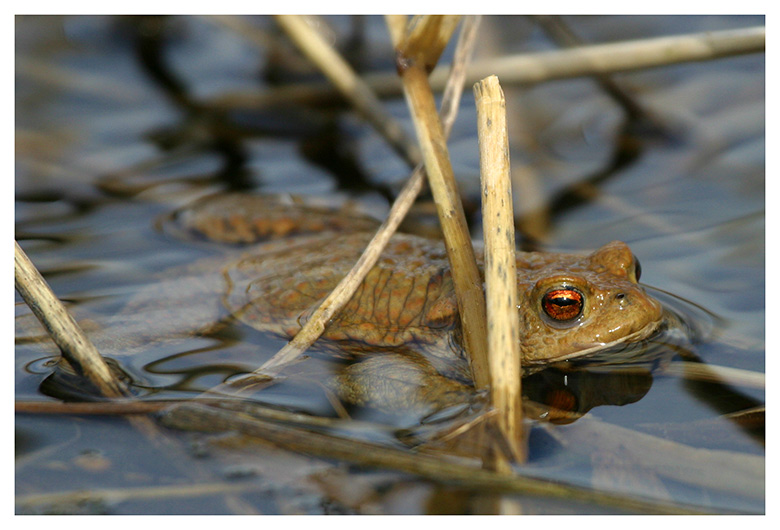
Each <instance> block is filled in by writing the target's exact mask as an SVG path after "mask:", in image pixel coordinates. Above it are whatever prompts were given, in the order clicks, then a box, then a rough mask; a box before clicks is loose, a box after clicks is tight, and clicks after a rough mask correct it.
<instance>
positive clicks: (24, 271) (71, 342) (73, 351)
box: [14, 241, 126, 398]
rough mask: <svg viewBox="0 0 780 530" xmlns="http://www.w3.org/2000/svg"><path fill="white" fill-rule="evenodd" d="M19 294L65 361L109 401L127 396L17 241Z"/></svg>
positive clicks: (15, 268) (16, 260)
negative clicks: (109, 399)
mask: <svg viewBox="0 0 780 530" xmlns="http://www.w3.org/2000/svg"><path fill="white" fill-rule="evenodd" d="M14 282H15V285H16V290H17V291H19V294H20V295H21V296H22V298H23V299H24V301H25V303H27V305H28V306H29V307H30V309H31V310H32V312H33V314H35V316H36V318H37V319H38V320H39V321H40V322H41V324H43V326H44V327H45V328H46V331H47V332H48V333H49V335H50V336H51V338H52V340H53V341H54V343H55V344H56V345H57V346H58V347H59V349H60V351H61V352H62V355H63V357H64V358H65V360H67V361H68V363H70V364H71V366H73V367H74V368H75V369H76V370H77V371H78V372H79V373H80V374H82V375H83V376H85V377H86V378H87V379H88V380H89V381H90V382H91V383H93V384H94V385H95V386H96V387H97V388H98V390H100V392H101V394H103V395H104V396H106V397H108V398H117V397H122V396H124V395H125V393H126V392H125V390H124V388H123V385H122V384H121V383H120V382H119V381H118V380H117V379H116V378H115V377H114V374H113V373H112V372H111V369H110V368H109V367H108V364H106V361H105V360H104V359H103V357H101V356H100V353H98V351H97V349H96V348H95V346H94V344H92V342H91V341H90V340H89V338H88V337H87V336H86V335H85V334H84V332H83V331H82V330H81V328H80V327H79V325H78V324H76V321H75V320H74V319H73V317H72V316H71V315H70V313H68V310H67V309H66V308H65V306H64V305H63V304H62V302H60V301H59V299H57V297H56V296H55V295H54V293H53V292H52V290H51V288H50V287H49V285H48V284H47V283H46V280H44V279H43V276H41V274H40V273H39V272H38V270H37V269H36V268H35V266H34V265H33V263H32V262H31V261H30V258H28V257H27V254H25V253H24V251H23V250H22V248H21V247H20V246H19V243H17V242H16V241H14Z"/></svg>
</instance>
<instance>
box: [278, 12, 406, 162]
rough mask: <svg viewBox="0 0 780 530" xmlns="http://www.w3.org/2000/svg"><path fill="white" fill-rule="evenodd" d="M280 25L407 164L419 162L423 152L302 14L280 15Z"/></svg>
mask: <svg viewBox="0 0 780 530" xmlns="http://www.w3.org/2000/svg"><path fill="white" fill-rule="evenodd" d="M276 21H277V23H278V24H279V25H280V26H281V27H282V28H283V29H284V30H285V31H286V32H287V34H288V35H289V36H290V38H292V39H293V41H294V42H295V44H296V45H298V47H299V48H300V49H301V50H302V51H303V52H304V54H306V57H308V58H309V60H311V61H312V62H313V63H314V64H315V65H316V66H317V67H318V68H319V69H320V70H321V71H322V72H323V73H324V74H325V75H326V76H327V78H328V80H330V82H331V83H333V85H334V86H336V87H337V88H338V90H339V92H340V93H341V94H342V95H343V96H345V97H346V98H347V99H348V100H349V101H350V103H352V105H353V106H354V107H355V108H356V109H357V110H358V112H360V113H361V114H362V115H363V117H364V118H365V119H366V120H367V121H368V122H369V123H371V125H373V126H374V128H375V129H376V130H377V131H379V132H380V133H381V134H382V136H384V137H385V139H386V140H387V141H388V143H389V144H390V145H391V146H392V147H393V149H395V151H396V152H397V153H398V154H399V155H401V156H402V157H403V158H404V159H405V160H406V161H407V163H408V164H409V165H410V166H412V167H414V166H416V165H417V164H419V163H420V152H419V150H418V148H417V146H416V145H414V144H413V142H412V141H411V140H410V139H409V138H408V137H407V136H406V134H405V133H404V130H403V128H402V127H401V126H400V125H399V124H398V123H397V122H396V121H395V120H394V119H393V118H392V117H391V116H390V115H389V114H388V113H387V112H385V109H384V107H383V106H382V102H381V101H380V100H379V98H378V97H377V96H376V95H375V94H374V92H373V91H372V90H371V89H370V88H369V87H368V85H366V83H365V82H364V81H363V80H362V79H360V77H359V76H358V75H357V74H356V73H355V71H354V70H352V68H351V67H350V66H349V64H348V63H347V62H346V61H345V60H344V59H343V58H342V57H341V56H340V55H339V53H338V52H337V51H336V50H335V49H334V48H333V47H332V46H331V45H330V44H328V43H327V42H326V41H325V40H324V39H323V38H322V37H321V36H320V35H319V34H318V33H317V32H316V31H315V30H314V29H312V28H311V27H310V26H309V25H308V24H307V23H306V20H305V19H304V17H302V16H300V15H277V16H276Z"/></svg>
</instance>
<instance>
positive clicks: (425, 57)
mask: <svg viewBox="0 0 780 530" xmlns="http://www.w3.org/2000/svg"><path fill="white" fill-rule="evenodd" d="M454 22H457V20H455V21H454ZM409 25H410V30H407V33H406V36H405V37H404V40H403V41H402V42H401V44H400V46H398V47H397V52H398V53H397V59H396V60H397V66H398V69H399V74H400V75H401V79H402V82H403V85H404V94H405V95H406V100H407V103H408V105H409V108H410V110H411V113H412V121H413V122H414V128H415V131H416V132H417V138H418V140H419V142H420V145H421V147H422V152H423V159H424V160H425V170H426V172H427V173H428V183H429V184H430V187H431V191H432V192H433V197H434V200H435V202H436V209H437V212H438V214H439V222H440V223H441V226H442V233H443V235H444V243H445V246H446V249H447V257H448V258H449V262H450V266H451V269H452V279H453V284H454V286H455V294H456V297H457V301H458V310H459V313H460V319H461V326H462V328H463V341H464V345H465V347H466V351H467V352H468V354H469V361H470V363H471V371H472V374H473V376H474V383H475V386H476V387H477V388H478V389H484V388H487V386H488V385H489V382H490V381H489V371H488V365H487V351H486V350H487V332H486V328H485V323H486V317H485V298H484V293H483V291H482V278H481V277H480V273H479V269H478V268H477V263H476V259H475V256H474V248H473V247H472V244H471V235H470V234H469V231H468V226H467V224H466V217H465V214H464V213H463V206H462V204H461V200H460V195H459V193H458V189H457V185H456V184H455V177H454V175H453V172H452V165H451V163H450V159H449V154H448V151H447V144H446V141H445V139H444V132H443V130H442V126H441V122H440V121H439V116H438V114H437V112H436V104H435V101H434V99H433V92H432V91H431V87H430V85H429V84H428V72H429V71H430V69H431V68H433V66H434V65H435V64H436V61H437V60H438V58H439V54H441V51H442V50H443V49H444V46H445V45H446V43H447V40H448V39H449V35H450V33H451V31H452V30H453V29H454V23H453V19H452V17H448V16H425V17H420V18H415V19H413V20H412V21H411V22H410V24H409Z"/></svg>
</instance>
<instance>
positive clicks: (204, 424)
mask: <svg viewBox="0 0 780 530" xmlns="http://www.w3.org/2000/svg"><path fill="white" fill-rule="evenodd" d="M162 421H163V423H164V424H166V425H168V426H169V427H173V428H182V429H187V430H193V429H195V430H206V431H210V432H214V431H217V432H218V431H238V432H240V433H243V434H246V435H248V436H254V437H257V438H260V439H263V440H266V441H269V442H271V443H273V444H276V445H278V446H279V447H283V448H285V449H286V450H289V451H295V452H299V453H303V454H308V455H313V456H318V457H324V458H335V459H339V460H344V461H347V462H353V463H356V464H358V465H361V466H369V467H378V468H384V469H394V470H397V471H402V472H406V473H410V474H413V475H415V476H420V477H424V478H427V479H430V480H434V481H438V482H444V483H446V484H449V485H450V486H457V487H460V488H466V489H468V490H471V491H474V490H478V491H483V492H484V491H492V492H507V493H514V494H523V495H538V496H541V497H548V498H559V499H568V500H573V501H580V502H587V503H595V504H597V505H602V506H612V507H616V508H619V509H622V510H626V511H630V512H636V513H679V514H683V513H684V514H690V513H701V510H697V509H695V508H690V507H686V506H681V505H675V504H669V503H664V502H654V501H650V500H643V499H641V498H636V497H632V496H628V495H620V494H612V493H605V492H600V491H594V490H592V489H590V488H582V487H577V486H569V485H566V484H560V483H556V482H552V481H547V480H544V479H537V478H532V477H525V476H522V475H502V474H498V473H495V472H493V471H489V470H486V469H480V468H479V467H476V466H474V465H467V464H462V463H459V462H458V461H456V460H452V459H449V458H442V457H437V456H431V455H425V454H418V453H414V452H409V451H406V450H402V449H397V448H394V447H388V446H386V445H380V444H375V443H370V442H362V441H357V440H351V439H349V438H343V437H339V436H333V435H328V434H322V433H318V432H312V431H308V430H305V429H300V428H296V427H289V426H286V425H282V424H277V423H274V422H269V421H265V420H261V419H259V418H250V417H248V416H246V415H243V414H238V415H237V414H235V413H234V412H233V411H226V410H220V409H217V408H214V407H207V406H204V405H201V404H197V403H184V404H181V405H177V406H175V407H173V408H171V409H169V410H168V411H167V412H166V413H165V415H164V416H163V418H162Z"/></svg>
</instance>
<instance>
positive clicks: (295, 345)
mask: <svg viewBox="0 0 780 530" xmlns="http://www.w3.org/2000/svg"><path fill="white" fill-rule="evenodd" d="M478 22H479V19H478V18H476V17H469V18H467V19H466V21H465V22H464V26H463V30H462V32H461V37H460V39H459V40H458V45H457V48H456V51H455V60H454V63H455V65H458V66H456V67H455V68H453V70H452V76H451V77H450V79H449V81H448V84H447V89H446V90H445V96H444V100H443V102H442V112H443V116H442V120H443V122H444V127H445V130H446V132H445V134H447V135H449V131H450V130H451V129H452V124H453V123H454V122H455V117H456V116H457V111H458V102H459V101H460V96H461V93H462V89H463V76H464V75H465V71H466V68H465V65H466V63H467V62H468V59H469V57H470V54H471V50H472V49H473V45H474V41H475V37H476V28H477V26H478ZM423 178H424V171H423V168H422V166H418V167H417V169H416V170H415V171H414V172H413V173H412V176H411V177H410V178H409V181H408V182H407V184H406V185H405V186H404V188H403V189H402V190H401V193H400V194H399V195H398V197H397V198H396V200H395V202H394V203H393V206H392V208H391V210H390V213H389V215H388V217H387V219H386V220H385V222H384V223H382V225H381V226H380V227H379V229H378V230H377V232H376V234H375V235H374V237H373V238H372V240H371V242H370V243H369V244H368V246H367V247H366V250H365V252H364V253H363V255H362V256H361V257H360V259H359V260H358V261H357V263H355V266H354V267H353V268H352V270H351V271H350V272H349V274H347V275H346V276H345V277H344V279H343V280H341V282H339V284H338V285H337V286H336V288H335V289H334V290H333V291H332V292H331V294H330V295H328V297H327V298H326V299H325V300H324V301H323V302H322V303H321V304H320V306H319V307H318V308H317V310H316V311H315V312H314V313H313V314H312V316H311V318H310V319H309V320H308V321H307V323H306V324H305V325H304V326H303V328H301V330H300V331H299V332H298V333H297V334H296V336H295V337H294V338H293V339H292V340H291V341H290V342H289V343H287V344H286V345H285V347H284V348H282V349H281V350H280V351H279V352H277V353H276V354H275V355H274V356H273V357H272V358H271V359H269V360H268V361H267V362H266V363H265V364H263V366H261V367H260V368H259V369H257V370H256V371H255V372H254V373H253V374H250V375H248V376H245V377H243V378H241V379H238V380H235V381H233V384H235V383H239V384H240V385H242V386H243V385H246V384H251V383H252V382H253V381H257V382H258V383H259V384H263V383H264V382H265V381H266V380H267V379H266V378H268V377H275V376H276V375H278V374H279V372H280V371H281V370H282V369H283V368H284V366H286V365H288V364H289V363H290V362H292V361H294V360H295V359H296V358H298V357H299V356H300V355H301V354H302V353H303V352H304V351H306V349H308V348H309V347H310V346H311V345H312V344H313V343H314V341H316V340H317V339H318V338H319V336H320V335H321V334H322V332H323V331H324V329H325V325H326V324H327V322H328V321H329V320H330V319H331V318H332V317H333V315H334V314H335V313H336V312H337V311H339V310H340V309H341V308H342V307H344V305H345V304H346V303H347V302H348V301H349V300H350V298H351V297H352V295H353V294H354V293H355V290H356V289H357V288H358V287H359V286H360V283H361V282H362V281H363V280H364V279H365V277H366V275H367V274H368V272H369V271H370V270H371V268H372V267H373V266H374V265H375V264H376V261H377V259H378V258H379V255H380V254H381V253H382V250H383V249H384V248H385V246H386V245H387V242H388V241H389V240H390V237H391V236H392V235H393V233H394V232H395V231H396V229H397V228H398V225H399V224H400V223H401V221H402V220H403V218H404V217H405V216H406V213H407V212H408V211H409V208H410V207H411V205H412V204H413V203H414V201H415V199H416V197H417V195H418V194H419V192H420V190H421V189H422V186H423ZM222 390H227V387H226V386H224V385H221V386H220V387H217V388H216V389H213V390H212V392H219V391H222Z"/></svg>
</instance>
